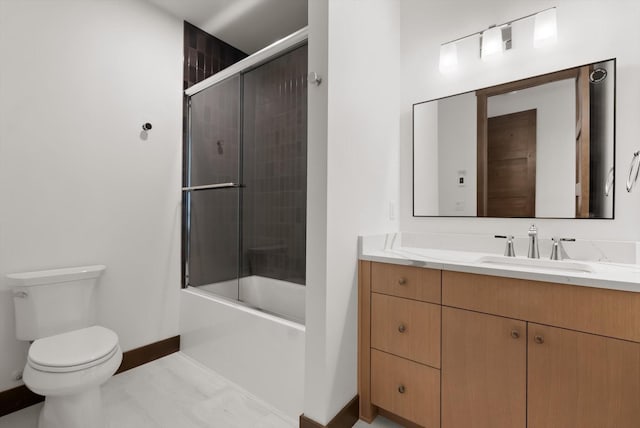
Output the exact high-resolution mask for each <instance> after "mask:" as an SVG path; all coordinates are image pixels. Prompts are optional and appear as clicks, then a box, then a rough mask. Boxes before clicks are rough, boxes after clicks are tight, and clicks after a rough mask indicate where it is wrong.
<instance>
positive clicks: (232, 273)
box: [184, 76, 241, 299]
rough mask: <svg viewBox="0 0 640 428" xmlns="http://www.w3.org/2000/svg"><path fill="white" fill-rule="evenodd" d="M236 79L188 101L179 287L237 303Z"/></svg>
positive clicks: (238, 165) (238, 172) (238, 151)
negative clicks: (182, 272)
mask: <svg viewBox="0 0 640 428" xmlns="http://www.w3.org/2000/svg"><path fill="white" fill-rule="evenodd" d="M240 95H241V93H240V76H234V77H231V78H229V79H227V80H224V81H222V82H220V83H218V84H216V85H214V86H211V87H209V88H207V89H206V90H203V91H201V92H199V93H197V94H195V95H193V96H192V97H191V99H190V109H189V110H190V115H189V121H190V132H189V141H188V147H187V153H186V156H187V159H188V164H187V173H186V174H185V178H186V181H187V183H186V187H185V188H184V196H185V207H186V213H185V215H186V231H185V233H186V242H185V247H186V248H185V251H186V254H185V258H186V260H185V265H186V268H185V284H186V285H191V286H206V287H210V288H211V290H210V291H212V292H215V293H216V294H219V295H222V296H225V297H229V298H233V299H237V298H238V273H239V271H240V197H241V195H240V177H241V162H240V160H241V147H240V123H241V121H240Z"/></svg>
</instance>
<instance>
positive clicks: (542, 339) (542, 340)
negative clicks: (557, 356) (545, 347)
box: [533, 336, 544, 344]
mask: <svg viewBox="0 0 640 428" xmlns="http://www.w3.org/2000/svg"><path fill="white" fill-rule="evenodd" d="M533 340H534V341H535V342H536V343H538V344H543V343H544V337H542V336H534V338H533Z"/></svg>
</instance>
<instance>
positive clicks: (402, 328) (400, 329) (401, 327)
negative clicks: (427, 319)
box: [398, 324, 407, 333]
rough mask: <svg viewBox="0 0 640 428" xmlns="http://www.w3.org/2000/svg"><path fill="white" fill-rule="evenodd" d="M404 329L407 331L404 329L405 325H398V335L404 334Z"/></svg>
mask: <svg viewBox="0 0 640 428" xmlns="http://www.w3.org/2000/svg"><path fill="white" fill-rule="evenodd" d="M406 329H407V327H405V325H404V324H400V325H399V326H398V331H399V332H400V333H404V332H405V330H406Z"/></svg>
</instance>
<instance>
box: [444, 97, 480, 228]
mask: <svg viewBox="0 0 640 428" xmlns="http://www.w3.org/2000/svg"><path fill="white" fill-rule="evenodd" d="M477 105H478V102H477V100H476V94H475V93H473V92H469V93H467V94H461V95H458V96H455V97H451V98H445V99H443V100H439V101H438V116H439V121H438V143H439V144H438V145H439V147H440V150H439V151H438V163H439V164H440V175H439V177H438V188H439V189H440V191H439V195H440V200H439V215H448V216H475V215H476V212H477V205H478V204H477V192H476V189H477V184H476V183H477V180H478V179H477V175H478V174H477V170H478V166H477V165H478V164H477V157H478V155H477V153H478V144H477V134H478V125H477V123H478V114H477ZM460 175H463V176H464V181H465V184H464V186H459V185H458V177H459V176H460Z"/></svg>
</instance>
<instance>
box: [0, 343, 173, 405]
mask: <svg viewBox="0 0 640 428" xmlns="http://www.w3.org/2000/svg"><path fill="white" fill-rule="evenodd" d="M179 350H180V336H174V337H170V338H168V339H164V340H160V341H158V342H154V343H150V344H148V345H145V346H141V347H139V348H136V349H132V350H130V351H127V352H124V353H123V354H122V363H121V364H120V367H119V368H118V371H117V372H116V374H118V373H122V372H124V371H127V370H130V369H132V368H134V367H138V366H141V365H143V364H146V363H148V362H151V361H153V360H157V359H158V358H162V357H165V356H167V355H169V354H173V353H174V352H178V351H179ZM43 400H44V397H43V396H41V395H38V394H36V393H33V392H31V391H30V390H29V388H27V387H26V386H24V385H20V386H17V387H15V388H12V389H8V390H6V391H1V392H0V417H2V416H5V415H8V414H9V413H13V412H17V411H18V410H22V409H24V408H26V407H29V406H32V405H34V404H37V403H39V402H41V401H43Z"/></svg>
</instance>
